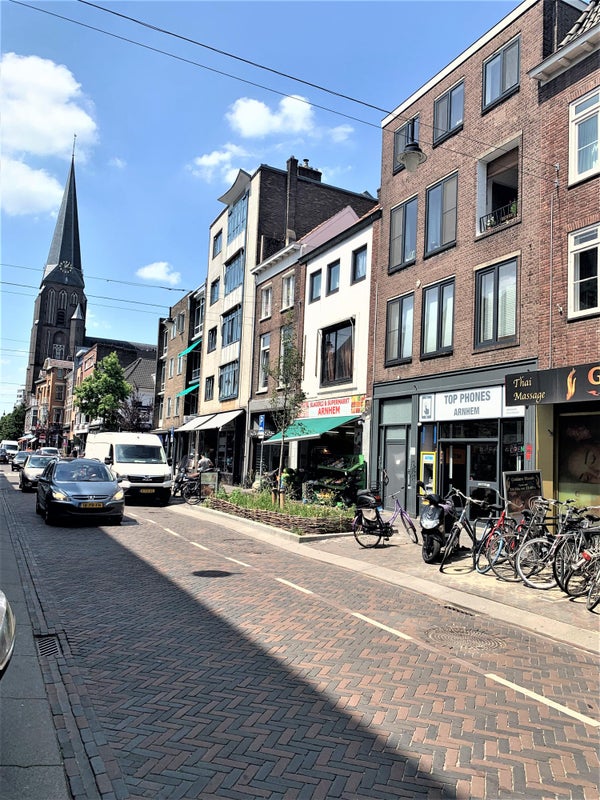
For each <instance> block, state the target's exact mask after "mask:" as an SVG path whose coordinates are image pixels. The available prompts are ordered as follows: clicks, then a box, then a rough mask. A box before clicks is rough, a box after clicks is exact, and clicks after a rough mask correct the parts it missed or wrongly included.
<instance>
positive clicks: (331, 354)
mask: <svg viewBox="0 0 600 800" xmlns="http://www.w3.org/2000/svg"><path fill="white" fill-rule="evenodd" d="M353 350H354V337H353V326H352V323H351V322H344V323H342V324H341V325H336V326H335V327H332V328H326V329H324V330H323V332H322V346H321V385H322V386H328V385H331V384H334V383H347V382H348V381H351V380H352V371H353V358H354V352H353Z"/></svg>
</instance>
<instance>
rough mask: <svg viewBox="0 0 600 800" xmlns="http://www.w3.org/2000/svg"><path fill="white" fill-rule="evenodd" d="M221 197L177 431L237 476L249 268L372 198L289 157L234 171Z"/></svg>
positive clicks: (250, 322) (241, 453)
mask: <svg viewBox="0 0 600 800" xmlns="http://www.w3.org/2000/svg"><path fill="white" fill-rule="evenodd" d="M219 200H220V202H221V203H223V205H224V209H223V211H222V212H221V213H220V214H219V216H218V217H217V218H216V219H215V221H214V222H213V224H212V225H211V227H210V232H209V243H210V244H209V247H210V250H209V260H208V269H207V279H206V308H205V320H204V340H203V343H202V375H201V381H200V385H199V386H198V387H197V392H198V418H197V419H196V420H195V421H190V422H189V423H186V429H185V430H184V431H183V432H188V431H190V430H195V431H197V432H198V433H199V434H200V437H199V442H200V446H201V447H202V449H203V450H206V451H207V453H208V455H209V456H210V458H211V459H212V461H213V463H214V464H215V465H216V467H217V468H218V469H219V470H220V471H221V476H222V479H223V480H224V481H226V482H234V483H237V482H239V481H240V480H241V479H242V477H243V476H245V475H246V474H247V472H248V471H249V469H250V464H249V458H250V456H249V448H248V447H247V441H248V436H247V430H248V424H249V423H248V403H249V400H250V396H251V391H252V360H253V341H254V334H253V331H254V297H255V286H254V275H253V274H252V269H253V267H254V266H255V265H256V264H258V263H260V262H261V261H264V260H265V259H267V258H269V257H270V256H271V255H273V254H274V253H276V252H278V251H279V250H281V249H282V248H283V247H285V246H287V245H289V244H291V243H293V242H296V241H297V240H298V239H300V238H301V237H302V236H304V235H305V234H306V233H308V232H309V231H310V230H312V229H313V228H315V227H316V226H317V225H318V224H320V223H321V222H323V221H324V220H325V219H328V218H329V217H331V216H332V215H333V214H335V213H337V212H338V211H340V210H342V209H343V208H345V207H346V206H350V207H351V208H353V209H354V211H355V212H356V213H357V214H358V215H362V214H363V213H365V212H366V211H368V210H369V209H371V208H372V207H373V206H374V205H375V204H376V200H375V198H373V197H371V196H370V195H368V194H357V193H354V192H350V191H347V190H345V189H340V188H337V187H333V186H327V185H326V184H323V183H321V173H320V172H319V171H318V170H316V169H314V168H312V167H310V166H309V164H308V162H307V161H305V162H304V163H303V164H299V163H298V160H297V159H295V158H293V157H291V158H290V159H288V162H287V168H286V170H281V169H276V168H274V167H269V166H266V165H261V166H260V167H259V168H258V169H257V170H256V171H255V173H254V174H253V175H250V174H248V173H247V172H244V171H243V170H240V172H239V173H238V176H237V178H236V180H235V181H234V183H233V185H232V186H231V187H230V189H229V190H228V191H227V192H225V194H224V195H222V196H221V197H220V198H219ZM186 388H190V387H189V386H188V387H186ZM179 432H182V431H181V429H180V431H179Z"/></svg>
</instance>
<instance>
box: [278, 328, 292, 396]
mask: <svg viewBox="0 0 600 800" xmlns="http://www.w3.org/2000/svg"><path fill="white" fill-rule="evenodd" d="M293 345H294V327H293V325H291V324H289V325H282V327H281V328H280V329H279V386H280V387H281V386H283V385H284V383H286V382H288V381H289V380H290V375H289V373H288V372H287V367H288V365H289V362H288V364H286V357H285V356H286V353H289V352H290V348H291V347H293Z"/></svg>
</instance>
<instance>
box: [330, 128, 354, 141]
mask: <svg viewBox="0 0 600 800" xmlns="http://www.w3.org/2000/svg"><path fill="white" fill-rule="evenodd" d="M353 133H354V128H353V127H352V125H338V126H337V127H336V128H330V129H329V135H330V136H331V140H332V141H333V142H336V143H339V142H346V141H348V139H349V138H350V136H351V135H352V134H353Z"/></svg>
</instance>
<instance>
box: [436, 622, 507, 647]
mask: <svg viewBox="0 0 600 800" xmlns="http://www.w3.org/2000/svg"><path fill="white" fill-rule="evenodd" d="M425 636H426V637H427V638H428V639H429V641H431V642H435V643H436V644H443V645H446V646H447V647H449V648H450V649H451V650H453V649H456V650H470V651H475V652H487V651H488V650H502V649H503V648H504V642H503V641H502V640H501V639H498V638H497V637H495V636H492V635H491V634H489V633H486V632H485V631H478V630H474V629H473V628H462V627H449V628H448V627H446V628H430V629H429V630H428V631H425Z"/></svg>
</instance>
